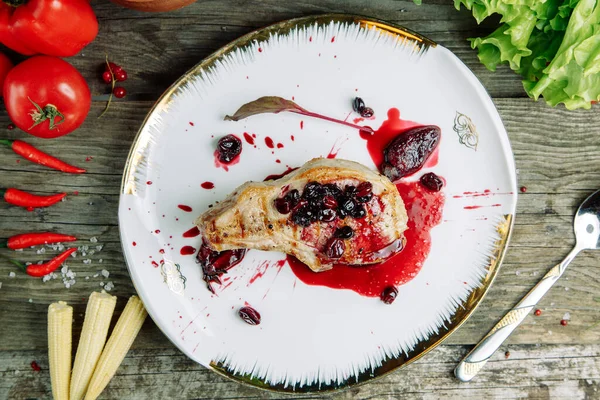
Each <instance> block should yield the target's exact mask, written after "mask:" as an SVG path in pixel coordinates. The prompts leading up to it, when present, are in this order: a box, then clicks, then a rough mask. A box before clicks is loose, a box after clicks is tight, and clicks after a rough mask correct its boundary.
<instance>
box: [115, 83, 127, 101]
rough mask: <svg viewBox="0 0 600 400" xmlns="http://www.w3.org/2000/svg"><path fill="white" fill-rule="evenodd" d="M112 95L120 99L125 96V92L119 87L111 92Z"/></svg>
mask: <svg viewBox="0 0 600 400" xmlns="http://www.w3.org/2000/svg"><path fill="white" fill-rule="evenodd" d="M113 94H114V95H115V97H116V98H117V99H122V98H123V97H125V95H126V94H127V91H126V90H125V88H124V87H121V86H117V87H116V88H115V90H113Z"/></svg>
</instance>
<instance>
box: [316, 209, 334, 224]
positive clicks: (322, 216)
mask: <svg viewBox="0 0 600 400" xmlns="http://www.w3.org/2000/svg"><path fill="white" fill-rule="evenodd" d="M336 218H337V213H336V212H335V210H333V209H331V208H325V209H323V210H319V221H323V222H331V221H333V220H335V219H336Z"/></svg>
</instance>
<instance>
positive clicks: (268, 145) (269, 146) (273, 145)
mask: <svg viewBox="0 0 600 400" xmlns="http://www.w3.org/2000/svg"><path fill="white" fill-rule="evenodd" d="M265 144H266V145H267V147H268V148H270V149H272V148H274V147H275V144H274V143H273V139H271V138H270V137H268V136H267V137H266V138H265Z"/></svg>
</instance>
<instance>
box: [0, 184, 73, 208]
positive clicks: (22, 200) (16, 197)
mask: <svg viewBox="0 0 600 400" xmlns="http://www.w3.org/2000/svg"><path fill="white" fill-rule="evenodd" d="M66 195H67V194H66V193H58V194H53V195H51V196H36V195H34V194H31V193H27V192H23V191H22V190H19V189H14V188H9V189H0V196H3V197H4V200H5V201H6V202H7V203H9V204H13V205H15V206H19V207H27V208H29V207H50V206H51V205H52V204H56V203H58V202H59V201H61V200H62V199H63V198H64V197H65V196H66Z"/></svg>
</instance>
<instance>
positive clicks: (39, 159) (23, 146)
mask: <svg viewBox="0 0 600 400" xmlns="http://www.w3.org/2000/svg"><path fill="white" fill-rule="evenodd" d="M0 144H3V145H5V146H8V147H10V148H11V149H12V151H14V152H15V153H17V154H18V155H20V156H21V157H23V158H25V159H27V160H29V161H31V162H34V163H36V164H40V165H44V166H46V167H49V168H53V169H57V170H59V171H62V172H68V173H69V174H83V173H84V172H85V169H83V168H78V167H74V166H73V165H70V164H67V163H66V162H64V161H61V160H59V159H58V158H55V157H52V156H51V155H50V154H46V153H44V152H43V151H41V150H38V149H36V148H35V147H33V146H32V145H30V144H29V143H25V142H23V141H21V140H10V139H0Z"/></svg>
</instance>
